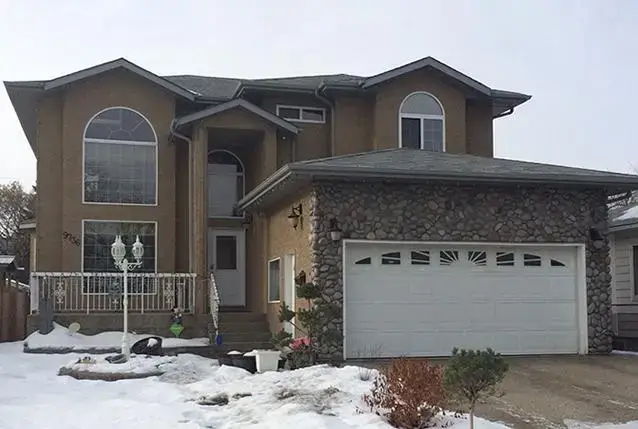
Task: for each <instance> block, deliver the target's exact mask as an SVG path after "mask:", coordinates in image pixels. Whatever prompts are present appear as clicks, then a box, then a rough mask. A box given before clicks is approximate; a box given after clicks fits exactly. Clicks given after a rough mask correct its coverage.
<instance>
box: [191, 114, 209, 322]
mask: <svg viewBox="0 0 638 429" xmlns="http://www.w3.org/2000/svg"><path fill="white" fill-rule="evenodd" d="M192 144H193V147H192V158H191V163H192V164H191V168H192V169H193V174H192V175H191V180H192V183H191V186H192V189H193V199H192V201H191V204H192V206H191V210H192V213H193V214H192V217H191V222H192V234H193V236H192V240H191V246H192V251H191V255H192V260H191V262H190V265H191V271H192V272H195V273H197V275H198V276H199V279H200V281H199V282H198V284H197V287H196V289H195V313H197V314H203V313H205V312H206V299H207V296H208V294H207V290H208V287H207V285H208V283H207V278H208V270H207V266H208V264H207V261H206V250H207V249H206V244H207V238H208V231H207V227H206V173H207V172H206V167H207V162H208V161H207V153H208V129H207V128H206V127H204V126H201V125H200V126H197V127H196V128H195V130H194V131H193V142H192Z"/></svg>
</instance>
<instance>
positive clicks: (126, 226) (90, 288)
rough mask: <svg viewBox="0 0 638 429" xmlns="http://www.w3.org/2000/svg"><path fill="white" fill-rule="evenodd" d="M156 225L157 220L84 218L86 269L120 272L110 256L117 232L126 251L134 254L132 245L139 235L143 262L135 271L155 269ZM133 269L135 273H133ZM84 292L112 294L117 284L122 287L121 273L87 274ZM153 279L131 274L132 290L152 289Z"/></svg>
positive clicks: (91, 271) (152, 271)
mask: <svg viewBox="0 0 638 429" xmlns="http://www.w3.org/2000/svg"><path fill="white" fill-rule="evenodd" d="M155 234H156V227H155V223H154V222H119V221H93V220H91V221H84V222H83V231H82V271H83V272H85V273H120V272H121V271H120V270H119V269H118V268H117V267H116V266H115V263H114V262H113V256H111V244H113V241H115V236H116V235H121V236H122V241H123V242H124V244H125V245H126V250H127V255H128V257H129V258H132V255H131V246H132V245H133V243H135V239H136V237H138V236H139V238H140V241H141V242H142V244H143V246H144V256H143V257H142V266H141V267H139V268H136V269H135V272H134V273H154V272H156V250H155V243H156V235H155ZM134 273H133V274H134ZM85 280H86V281H85V287H84V289H85V293H95V294H112V292H113V290H114V288H115V289H117V288H118V287H119V288H121V284H120V281H121V277H113V278H110V277H106V278H105V277H99V278H98V277H87V278H86V279H85ZM153 288H154V284H153V279H151V278H148V277H136V276H134V275H133V276H132V277H130V278H129V290H130V292H131V293H151V291H152V289H153Z"/></svg>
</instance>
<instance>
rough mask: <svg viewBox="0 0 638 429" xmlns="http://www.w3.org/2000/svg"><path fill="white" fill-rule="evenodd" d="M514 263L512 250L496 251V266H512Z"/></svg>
mask: <svg viewBox="0 0 638 429" xmlns="http://www.w3.org/2000/svg"><path fill="white" fill-rule="evenodd" d="M514 265H515V261H514V252H496V266H497V267H513V266H514Z"/></svg>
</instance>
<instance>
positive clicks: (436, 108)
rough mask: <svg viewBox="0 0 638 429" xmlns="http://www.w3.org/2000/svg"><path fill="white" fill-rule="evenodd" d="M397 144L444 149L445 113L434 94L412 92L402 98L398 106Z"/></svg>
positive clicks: (438, 150) (439, 150)
mask: <svg viewBox="0 0 638 429" xmlns="http://www.w3.org/2000/svg"><path fill="white" fill-rule="evenodd" d="M399 146H400V147H409V148H413V149H425V150H432V151H437V152H443V151H444V150H445V113H444V111H443V106H442V105H441V103H440V102H439V100H438V99H437V98H436V97H435V96H433V95H432V94H429V93H427V92H414V93H412V94H410V95H408V96H407V97H405V99H403V102H402V103H401V106H400V107H399Z"/></svg>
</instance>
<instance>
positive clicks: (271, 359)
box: [251, 350, 281, 373]
mask: <svg viewBox="0 0 638 429" xmlns="http://www.w3.org/2000/svg"><path fill="white" fill-rule="evenodd" d="M251 354H254V355H255V362H256V364H257V372H259V373H262V372H266V371H277V366H278V364H279V356H280V355H281V353H280V352H279V350H253V351H252V352H251Z"/></svg>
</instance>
